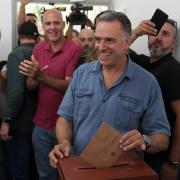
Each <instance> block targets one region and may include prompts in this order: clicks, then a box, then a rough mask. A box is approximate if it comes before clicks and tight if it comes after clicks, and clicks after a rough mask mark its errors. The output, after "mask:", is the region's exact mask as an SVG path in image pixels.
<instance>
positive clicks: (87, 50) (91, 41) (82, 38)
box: [78, 28, 97, 65]
mask: <svg viewBox="0 0 180 180" xmlns="http://www.w3.org/2000/svg"><path fill="white" fill-rule="evenodd" d="M79 43H80V45H81V47H82V48H83V52H82V54H81V57H80V59H79V64H78V65H80V64H83V63H86V62H90V61H92V60H95V59H97V54H96V50H95V36H94V31H93V30H91V29H88V28H85V29H82V30H81V31H80V32H79Z"/></svg>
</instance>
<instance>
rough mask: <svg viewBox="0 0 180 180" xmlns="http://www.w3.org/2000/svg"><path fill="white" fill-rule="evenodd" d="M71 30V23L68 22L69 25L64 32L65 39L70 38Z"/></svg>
mask: <svg viewBox="0 0 180 180" xmlns="http://www.w3.org/2000/svg"><path fill="white" fill-rule="evenodd" d="M72 32H73V25H72V24H71V23H70V22H69V25H68V28H67V31H66V34H65V36H66V38H67V39H70V40H71V39H72Z"/></svg>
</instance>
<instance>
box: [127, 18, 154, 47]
mask: <svg viewBox="0 0 180 180" xmlns="http://www.w3.org/2000/svg"><path fill="white" fill-rule="evenodd" d="M156 33H157V30H156V28H155V24H154V23H153V22H151V21H150V20H143V21H141V23H140V24H139V25H138V26H137V27H136V28H135V29H134V30H133V31H132V33H131V37H130V44H132V43H133V42H134V41H135V40H136V39H137V38H138V37H139V36H142V35H151V36H153V35H156Z"/></svg>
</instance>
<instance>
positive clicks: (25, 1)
mask: <svg viewBox="0 0 180 180" xmlns="http://www.w3.org/2000/svg"><path fill="white" fill-rule="evenodd" d="M29 2H30V0H21V4H20V7H19V15H18V24H19V26H20V25H21V24H23V23H24V22H25V21H26V9H25V6H26V5H27V4H28V3H29Z"/></svg>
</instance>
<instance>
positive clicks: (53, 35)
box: [42, 10, 64, 42]
mask: <svg viewBox="0 0 180 180" xmlns="http://www.w3.org/2000/svg"><path fill="white" fill-rule="evenodd" d="M42 22H43V30H44V35H45V37H46V38H47V40H49V41H50V42H59V41H61V39H63V37H64V35H63V29H64V22H63V19H62V15H61V14H60V13H59V12H58V11H56V10H47V11H46V12H45V13H44V15H43V21H42Z"/></svg>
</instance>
